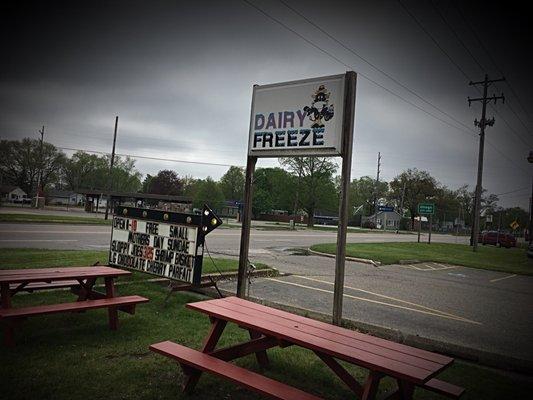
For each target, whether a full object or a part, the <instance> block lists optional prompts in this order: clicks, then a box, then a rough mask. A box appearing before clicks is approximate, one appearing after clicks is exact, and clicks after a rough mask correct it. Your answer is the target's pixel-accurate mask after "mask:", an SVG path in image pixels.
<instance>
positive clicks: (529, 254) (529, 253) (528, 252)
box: [527, 244, 533, 258]
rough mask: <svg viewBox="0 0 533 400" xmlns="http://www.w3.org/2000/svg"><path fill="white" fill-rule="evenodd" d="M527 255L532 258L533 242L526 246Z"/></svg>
mask: <svg viewBox="0 0 533 400" xmlns="http://www.w3.org/2000/svg"><path fill="white" fill-rule="evenodd" d="M527 256H528V257H529V258H533V244H530V245H529V246H528V248H527Z"/></svg>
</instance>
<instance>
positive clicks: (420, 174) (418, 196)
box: [390, 168, 437, 226]
mask: <svg viewBox="0 0 533 400" xmlns="http://www.w3.org/2000/svg"><path fill="white" fill-rule="evenodd" d="M404 188H405V192H404ZM390 189H391V194H390V197H391V198H394V199H396V201H397V202H398V203H400V202H401V198H402V196H403V207H405V209H407V210H408V211H409V214H410V216H411V226H414V221H415V217H416V216H417V215H418V203H421V202H424V201H428V200H432V199H434V197H435V194H436V190H437V181H436V180H435V178H433V177H432V176H431V175H430V174H429V172H427V171H419V170H418V169H416V168H413V169H408V170H407V171H404V172H402V173H401V174H400V175H398V176H396V177H395V178H394V179H393V180H392V181H391V182H390Z"/></svg>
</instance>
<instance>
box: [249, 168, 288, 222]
mask: <svg viewBox="0 0 533 400" xmlns="http://www.w3.org/2000/svg"><path fill="white" fill-rule="evenodd" d="M294 181H295V179H294V177H293V176H292V175H291V174H290V173H288V172H287V171H285V170H283V169H281V168H258V169H257V170H256V171H255V172H254V183H253V198H252V213H253V214H254V215H259V214H261V213H268V212H271V211H272V210H283V211H287V212H291V211H292V207H293V198H294V195H295V187H294Z"/></svg>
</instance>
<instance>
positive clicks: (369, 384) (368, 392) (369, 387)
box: [361, 371, 383, 400]
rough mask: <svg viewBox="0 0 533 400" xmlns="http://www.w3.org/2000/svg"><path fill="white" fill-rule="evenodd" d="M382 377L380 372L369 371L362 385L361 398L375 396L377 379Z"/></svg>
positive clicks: (368, 399)
mask: <svg viewBox="0 0 533 400" xmlns="http://www.w3.org/2000/svg"><path fill="white" fill-rule="evenodd" d="M382 377H383V374H382V373H381V372H377V371H370V373H369V374H368V378H367V379H366V382H365V384H364V386H363V395H362V396H361V399H362V400H371V399H375V398H376V394H377V393H378V387H379V381H380V380H381V378H382Z"/></svg>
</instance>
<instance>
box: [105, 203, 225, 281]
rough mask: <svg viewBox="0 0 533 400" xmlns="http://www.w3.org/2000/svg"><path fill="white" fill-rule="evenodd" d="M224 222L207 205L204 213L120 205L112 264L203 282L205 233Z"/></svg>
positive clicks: (114, 228)
mask: <svg viewBox="0 0 533 400" xmlns="http://www.w3.org/2000/svg"><path fill="white" fill-rule="evenodd" d="M221 224H222V221H221V220H220V218H218V217H217V216H216V215H215V214H214V213H213V211H211V209H209V207H207V206H204V210H203V212H202V214H201V215H195V214H182V213H174V212H168V211H160V210H149V209H142V208H136V207H122V206H118V207H117V208H116V209H115V214H114V216H113V226H112V229H111V246H110V249H109V265H113V266H117V267H123V268H128V269H133V270H137V271H141V272H146V273H149V274H153V275H158V276H161V277H164V278H169V279H174V280H178V281H184V282H189V283H192V284H193V285H196V284H199V283H200V281H201V277H202V261H203V254H204V240H205V236H206V235H207V234H208V233H209V232H211V231H212V230H213V229H215V228H217V227H218V226H220V225H221Z"/></svg>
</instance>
